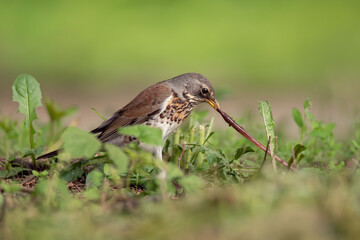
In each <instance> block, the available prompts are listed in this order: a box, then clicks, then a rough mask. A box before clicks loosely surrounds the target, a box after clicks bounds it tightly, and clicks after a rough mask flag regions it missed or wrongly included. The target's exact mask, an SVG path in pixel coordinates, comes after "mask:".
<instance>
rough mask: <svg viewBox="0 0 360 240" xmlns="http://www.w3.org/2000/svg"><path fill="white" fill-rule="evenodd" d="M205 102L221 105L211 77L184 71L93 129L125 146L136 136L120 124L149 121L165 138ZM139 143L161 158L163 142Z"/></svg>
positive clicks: (156, 85) (158, 84) (216, 105)
mask: <svg viewBox="0 0 360 240" xmlns="http://www.w3.org/2000/svg"><path fill="white" fill-rule="evenodd" d="M203 102H207V103H208V104H210V106H212V107H213V108H214V109H215V110H218V109H220V105H219V103H218V102H217V101H216V94H215V90H214V88H213V86H212V84H211V83H210V81H209V80H208V79H207V78H206V77H205V76H203V75H201V74H199V73H185V74H181V75H179V76H176V77H173V78H170V79H167V80H164V81H161V82H158V83H156V84H154V85H152V86H150V87H148V88H146V89H145V90H143V91H142V92H140V93H139V94H138V95H137V96H136V97H135V98H134V99H133V100H132V101H130V102H129V103H128V104H127V105H125V106H124V107H123V108H121V109H120V110H118V111H116V112H115V113H114V114H113V115H112V116H110V117H109V118H108V119H106V120H105V121H104V122H102V123H101V124H100V125H99V126H98V127H97V128H95V129H93V130H92V131H91V133H93V134H95V135H97V138H98V139H99V140H100V141H101V142H103V143H111V144H114V145H116V146H119V147H123V146H126V145H127V144H129V143H131V142H135V141H137V139H136V138H135V137H133V136H125V135H122V134H119V133H118V129H119V128H121V127H126V126H134V125H147V126H151V127H155V128H159V129H161V131H162V139H163V141H164V142H165V141H166V139H167V138H168V137H169V135H170V134H171V133H172V132H174V131H175V130H176V129H177V128H178V127H179V126H180V125H181V124H182V123H183V122H184V120H185V119H186V118H187V117H188V116H189V114H190V113H191V112H192V110H193V109H194V108H195V107H196V106H197V105H199V104H200V103H203ZM139 146H140V147H141V148H143V149H144V150H146V151H150V152H151V153H152V154H153V155H154V157H155V158H156V159H160V160H162V146H149V145H146V144H144V143H139ZM58 152H59V151H58V150H57V151H53V152H50V153H47V154H44V155H42V156H40V157H38V159H41V158H49V157H54V156H56V155H57V154H58Z"/></svg>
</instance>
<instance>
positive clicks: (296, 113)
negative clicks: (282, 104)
mask: <svg viewBox="0 0 360 240" xmlns="http://www.w3.org/2000/svg"><path fill="white" fill-rule="evenodd" d="M292 117H293V119H294V121H295V123H296V125H297V126H298V127H299V128H300V129H301V128H303V127H304V121H303V119H302V116H301V113H300V112H299V110H297V109H296V108H293V109H292Z"/></svg>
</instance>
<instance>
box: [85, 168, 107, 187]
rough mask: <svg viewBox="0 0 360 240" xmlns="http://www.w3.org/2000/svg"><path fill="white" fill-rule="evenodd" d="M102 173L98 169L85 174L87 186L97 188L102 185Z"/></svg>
mask: <svg viewBox="0 0 360 240" xmlns="http://www.w3.org/2000/svg"><path fill="white" fill-rule="evenodd" d="M103 179H104V175H103V174H102V173H101V172H100V171H98V170H93V171H91V172H89V174H88V175H87V176H86V184H87V187H88V188H98V187H100V186H101V185H102V182H103Z"/></svg>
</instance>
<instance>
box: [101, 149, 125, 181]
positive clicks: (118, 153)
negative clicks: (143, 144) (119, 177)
mask: <svg viewBox="0 0 360 240" xmlns="http://www.w3.org/2000/svg"><path fill="white" fill-rule="evenodd" d="M105 150H106V152H107V153H108V156H109V158H110V159H111V160H112V161H113V162H114V164H115V165H116V168H117V170H118V173H119V174H123V173H126V172H127V170H128V165H129V158H128V156H127V155H126V154H125V153H124V152H123V151H122V150H121V149H120V148H119V147H117V146H115V145H113V144H105Z"/></svg>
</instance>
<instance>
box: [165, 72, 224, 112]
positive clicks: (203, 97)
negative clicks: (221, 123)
mask: <svg viewBox="0 0 360 240" xmlns="http://www.w3.org/2000/svg"><path fill="white" fill-rule="evenodd" d="M169 81H170V82H171V83H172V84H173V85H176V86H177V89H179V90H180V91H178V92H177V93H178V94H180V96H181V97H184V98H187V97H188V98H190V100H191V101H192V102H193V103H195V104H199V103H202V102H207V103H209V104H210V105H211V106H212V107H213V108H214V109H215V110H218V109H220V105H219V104H218V102H217V101H216V94H215V90H214V88H213V86H212V85H211V83H210V81H209V80H207V78H206V77H204V76H203V75H201V74H199V73H185V74H182V75H179V76H177V77H174V78H172V79H170V80H169Z"/></svg>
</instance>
